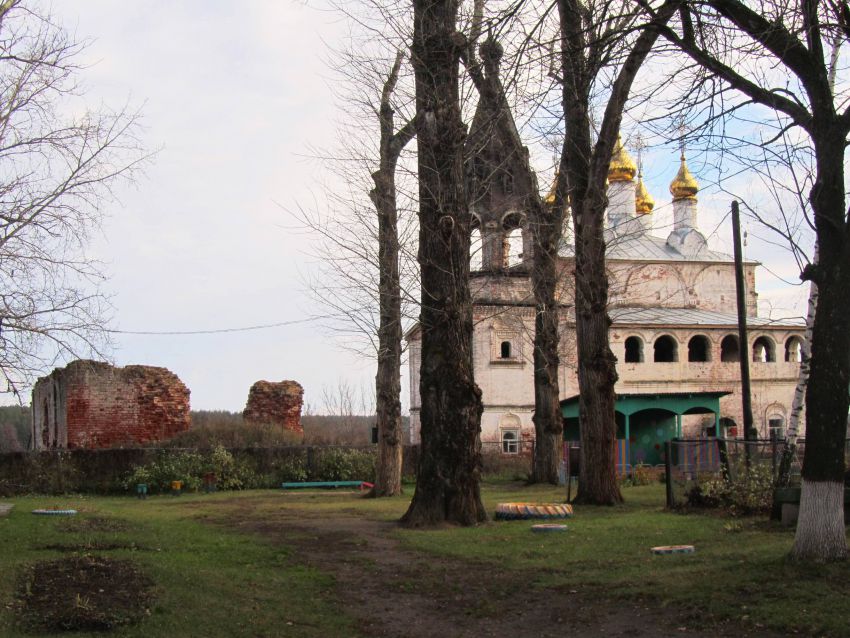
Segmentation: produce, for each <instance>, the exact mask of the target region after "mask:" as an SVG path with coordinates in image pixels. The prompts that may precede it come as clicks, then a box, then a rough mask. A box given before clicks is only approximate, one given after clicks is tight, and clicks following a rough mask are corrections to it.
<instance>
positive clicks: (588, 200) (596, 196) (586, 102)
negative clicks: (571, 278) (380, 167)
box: [558, 0, 679, 505]
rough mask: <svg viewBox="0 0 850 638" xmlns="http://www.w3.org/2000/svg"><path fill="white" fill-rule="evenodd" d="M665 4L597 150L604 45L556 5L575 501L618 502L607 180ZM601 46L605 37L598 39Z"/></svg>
mask: <svg viewBox="0 0 850 638" xmlns="http://www.w3.org/2000/svg"><path fill="white" fill-rule="evenodd" d="M678 5H679V2H678V1H677V0H667V1H665V2H664V4H663V5H662V6H661V7H660V8H659V9H658V11H657V12H655V13H654V14H653V16H652V19H651V20H650V22H649V23H647V24H646V25H644V26H643V27H642V29H641V32H640V35H639V36H638V37H637V39H636V40H635V41H634V43H633V44H632V45H631V48H630V49H629V51H628V54H627V55H626V56H625V59H624V61H623V63H622V65H621V67H620V69H619V70H618V72H617V74H616V79H615V80H614V82H613V84H612V86H611V93H610V95H609V97H608V101H607V103H606V105H605V114H604V116H603V118H602V124H601V126H600V127H599V136H598V139H597V141H596V144H595V145H594V144H593V143H592V135H591V118H590V108H591V100H590V94H591V90H592V88H593V87H594V84H595V81H596V78H597V76H598V75H599V73H600V72H601V71H602V67H601V66H600V64H602V62H601V60H603V59H604V58H605V57H606V55H604V54H603V52H602V51H601V50H600V48H599V47H606V46H609V45H608V44H607V43H606V42H604V41H588V37H589V34H592V33H593V32H594V29H593V28H592V27H593V26H594V25H592V24H588V21H589V20H590V15H591V12H590V11H588V10H587V7H585V6H584V4H583V3H582V2H581V1H580V0H558V14H559V17H560V23H561V70H562V73H563V92H562V104H563V109H564V147H563V151H562V155H561V174H563V175H565V176H566V180H567V188H568V192H569V200H570V207H571V210H572V213H573V224H574V228H575V314H576V343H577V350H578V384H579V415H580V430H581V467H580V470H579V484H578V495H577V497H576V498H577V500H578V501H579V502H584V503H594V504H599V505H612V504H615V503H619V502H622V500H623V497H622V494H621V493H620V487H619V484H618V482H617V475H616V465H615V461H614V446H615V444H616V441H615V438H616V421H615V418H614V405H615V394H614V384H615V383H616V382H617V370H616V361H617V360H616V358H615V357H614V354H613V352H611V347H610V345H609V341H608V329H609V328H610V326H611V319H610V317H609V316H608V276H607V273H606V269H605V237H604V234H603V230H604V221H605V209H606V208H607V205H608V200H607V196H606V191H605V188H606V187H605V182H606V179H607V177H608V167H609V165H610V163H611V154H612V152H613V149H614V142H615V140H616V137H617V134H618V133H619V129H620V122H621V120H622V116H623V109H624V108H625V105H626V101H627V100H628V97H629V92H630V90H631V86H632V83H633V82H634V79H635V76H636V75H637V72H638V71H639V69H640V67H641V65H642V64H643V62H644V60H645V59H646V56H647V55H648V54H649V52H650V50H651V49H652V46H653V45H654V44H655V41H656V39H657V38H658V34H659V27H661V26H663V25H665V24H666V23H667V21H669V19H670V17H671V16H672V15H673V13H674V11H675V10H676V8H677V7H678ZM603 40H604V39H603Z"/></svg>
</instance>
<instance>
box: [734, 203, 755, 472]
mask: <svg viewBox="0 0 850 638" xmlns="http://www.w3.org/2000/svg"><path fill="white" fill-rule="evenodd" d="M732 237H733V244H734V249H735V253H734V254H735V292H736V294H737V301H738V304H737V305H738V354H739V356H738V359H739V360H740V362H741V404H742V407H743V412H744V458H745V460H746V464H747V468H749V467H750V446H749V442H750V441H751V440H752V434H753V403H752V398H751V392H750V347H749V342H748V341H747V302H746V288H745V282H744V262H743V258H742V256H741V216H740V213H739V211H738V201H737V200H735V201H733V202H732Z"/></svg>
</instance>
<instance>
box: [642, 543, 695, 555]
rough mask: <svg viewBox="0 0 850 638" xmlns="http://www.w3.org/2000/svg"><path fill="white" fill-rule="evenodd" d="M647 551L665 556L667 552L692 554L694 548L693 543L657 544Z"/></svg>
mask: <svg viewBox="0 0 850 638" xmlns="http://www.w3.org/2000/svg"><path fill="white" fill-rule="evenodd" d="M649 551H651V552H652V553H653V554H656V555H658V556H666V555H667V554H693V553H694V552H696V549H695V548H694V546H693V545H659V546H658V547H653V548H651V549H650V550H649Z"/></svg>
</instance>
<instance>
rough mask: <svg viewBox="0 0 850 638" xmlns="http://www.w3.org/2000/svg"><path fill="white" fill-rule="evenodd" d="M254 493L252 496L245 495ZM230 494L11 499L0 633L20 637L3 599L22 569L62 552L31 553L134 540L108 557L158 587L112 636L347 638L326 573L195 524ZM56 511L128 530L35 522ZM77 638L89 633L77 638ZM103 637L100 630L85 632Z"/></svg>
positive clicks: (2, 525) (2, 537) (281, 550)
mask: <svg viewBox="0 0 850 638" xmlns="http://www.w3.org/2000/svg"><path fill="white" fill-rule="evenodd" d="M247 495H248V496H250V495H256V493H248V494H247ZM231 497H232V494H227V495H224V494H220V495H212V496H194V497H193V496H182V497H180V498H171V497H161V498H150V499H148V500H146V501H138V500H135V499H130V498H85V497H75V498H74V497H72V498H57V497H50V498H19V499H14V500H13V501H12V502H14V503H15V509H14V510H12V512H11V515H10V516H9V517H8V518H5V519H0V565H2V566H3V568H2V569H0V600H2V601H3V603H4V604H3V606H0V635H2V636H19V635H22V634H20V633H19V631H18V630H17V628H16V627H15V625H14V623H13V621H14V618H13V616H12V614H11V612H10V610H9V609H8V608H7V607H6V605H5V603H6V602H8V601H10V600H11V599H12V597H13V595H14V587H15V578H16V573H17V572H18V571H19V570H18V568H19V567H20V566H21V565H23V564H24V563H29V562H33V561H35V560H40V559H45V558H55V557H59V556H62V555H63V554H62V553H61V552H56V551H46V550H39V549H36V548H37V547H38V546H42V545H45V544H52V543H63V544H68V543H86V542H90V541H91V540H94V539H96V540H99V541H103V542H115V543H126V544H133V543H134V544H136V545H137V546H138V547H140V548H141V549H138V550H135V551H134V550H116V551H109V552H108V553H107V554H108V555H109V556H114V557H120V558H132V559H134V560H136V561H138V563H139V564H140V565H141V566H142V568H143V569H144V570H145V572H146V573H147V574H148V575H149V576H150V577H151V578H152V579H153V580H154V581H155V582H156V584H157V587H156V600H155V602H154V604H153V606H152V608H151V615H150V617H149V618H147V619H145V620H144V621H143V622H142V623H140V624H138V625H135V626H130V627H125V628H121V629H119V630H117V631H114V632H111V633H110V635H116V636H145V637H156V636H279V635H284V634H283V633H282V632H285V635H286V636H293V637H296V636H298V637H300V636H305V637H312V636H350V635H352V634H353V633H354V631H353V630H352V628H351V626H350V623H349V621H348V619H346V618H345V617H342V616H341V615H340V614H339V613H338V611H337V610H336V609H335V608H334V606H333V596H332V595H331V594H329V593H328V592H329V590H331V589H332V587H333V580H332V578H331V577H330V576H328V575H324V574H319V573H317V572H315V571H312V570H310V569H307V568H305V567H303V566H300V565H298V564H297V563H296V562H295V561H293V560H292V557H291V556H290V553H289V550H288V549H287V548H286V547H276V546H272V545H270V544H267V543H263V542H258V540H257V539H256V538H254V537H251V536H248V535H243V534H237V533H233V532H227V531H224V530H222V529H220V528H219V527H217V526H212V525H208V524H204V523H203V518H204V517H205V516H209V515H213V514H214V513H215V512H216V503H217V502H220V501H221V500H222V499H224V498H231ZM54 506H61V507H62V508H66V507H70V508H74V509H78V510H79V511H80V515H79V516H78V517H77V518H78V519H79V518H80V517H86V516H109V517H115V518H119V519H122V520H124V521H127V523H128V528H127V530H126V531H113V532H96V533H93V532H67V531H63V530H62V525H63V522H62V520H63V519H62V518H60V517H43V516H34V515H32V514H31V513H30V511H31V510H32V509H35V508H40V507H54ZM74 635H76V636H87V635H89V634H85V633H77V634H74ZM93 635H98V636H102V635H103V634H93Z"/></svg>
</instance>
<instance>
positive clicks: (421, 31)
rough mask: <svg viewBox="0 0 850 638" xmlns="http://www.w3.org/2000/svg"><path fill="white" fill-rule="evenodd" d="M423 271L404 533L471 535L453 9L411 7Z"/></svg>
mask: <svg viewBox="0 0 850 638" xmlns="http://www.w3.org/2000/svg"><path fill="white" fill-rule="evenodd" d="M413 6H414V24H415V26H414V39H413V48H412V57H413V67H414V71H415V76H416V106H417V108H416V111H417V114H418V116H417V117H418V120H419V124H418V126H417V138H418V149H419V156H418V162H419V225H420V231H419V263H420V266H421V269H422V311H421V318H420V323H421V326H422V362H421V372H420V386H419V387H420V393H421V397H422V411H421V415H420V418H421V434H422V447H421V455H420V459H419V468H418V471H417V481H416V492H415V493H414V495H413V500H412V502H411V504H410V507H409V509H408V510H407V512H406V513H405V515H404V516H403V517H402V519H401V522H402V524H405V525H408V526H412V527H417V526H428V525H437V524H440V523H443V522H450V523H457V524H460V525H474V524H476V523H479V522H481V521H484V520H486V518H487V513H486V511H485V510H484V505H483V503H482V502H481V494H480V475H481V441H480V432H481V412H482V410H483V406H482V403H481V391H480V390H479V388H478V387H477V386H476V385H475V381H474V379H473V368H472V300H471V297H470V292H469V241H470V222H471V214H470V212H469V208H468V206H467V203H466V194H465V188H464V175H463V146H464V140H465V137H466V129H465V127H464V125H463V122H462V120H461V114H460V103H459V93H458V89H459V87H458V70H459V68H458V67H459V59H460V55H461V52H462V51H461V49H462V48H463V47H464V46H465V42H464V39H463V37H459V35H458V34H457V33H456V31H455V28H456V27H455V25H456V22H457V11H458V2H457V0H414V3H413Z"/></svg>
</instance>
